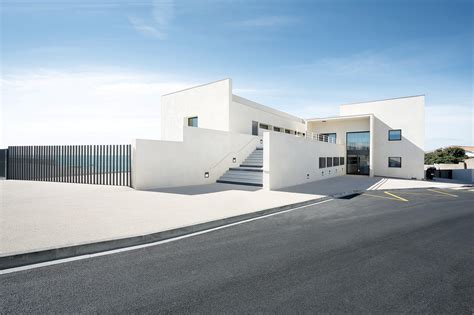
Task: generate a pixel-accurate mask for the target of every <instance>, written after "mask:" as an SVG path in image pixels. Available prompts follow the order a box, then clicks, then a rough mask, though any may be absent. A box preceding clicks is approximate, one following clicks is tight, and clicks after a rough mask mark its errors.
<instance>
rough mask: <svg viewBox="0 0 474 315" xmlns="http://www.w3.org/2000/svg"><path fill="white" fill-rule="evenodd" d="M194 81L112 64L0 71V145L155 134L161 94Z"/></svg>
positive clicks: (117, 140)
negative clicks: (107, 66)
mask: <svg viewBox="0 0 474 315" xmlns="http://www.w3.org/2000/svg"><path fill="white" fill-rule="evenodd" d="M196 83H197V82H192V81H180V80H173V79H171V78H168V77H166V76H163V75H155V74H150V73H145V72H133V71H129V72H127V71H114V70H110V69H103V70H95V71H54V70H42V71H34V72H28V73H15V74H10V75H4V76H3V78H2V81H1V89H2V94H3V95H2V112H0V114H1V115H2V116H3V117H2V116H0V118H1V119H2V121H1V122H2V123H1V125H2V128H3V130H2V134H1V137H0V147H2V146H7V145H29V144H33V145H34V144H36V145H39V144H88V143H90V144H101V143H102V144H107V143H130V141H131V139H133V138H148V139H159V137H160V98H161V95H163V94H166V93H169V92H173V91H176V90H181V89H184V88H187V87H189V86H193V85H196Z"/></svg>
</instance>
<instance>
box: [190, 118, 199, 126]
mask: <svg viewBox="0 0 474 315" xmlns="http://www.w3.org/2000/svg"><path fill="white" fill-rule="evenodd" d="M188 126H189V127H197V126H198V118H197V117H190V118H188Z"/></svg>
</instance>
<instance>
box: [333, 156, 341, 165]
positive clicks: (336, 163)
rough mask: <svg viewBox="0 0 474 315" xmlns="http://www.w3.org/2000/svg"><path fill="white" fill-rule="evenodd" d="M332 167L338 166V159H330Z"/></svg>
mask: <svg viewBox="0 0 474 315" xmlns="http://www.w3.org/2000/svg"><path fill="white" fill-rule="evenodd" d="M332 165H333V166H339V158H338V157H333V158H332Z"/></svg>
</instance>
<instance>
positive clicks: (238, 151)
mask: <svg viewBox="0 0 474 315" xmlns="http://www.w3.org/2000/svg"><path fill="white" fill-rule="evenodd" d="M252 142H257V143H256V144H255V146H257V145H258V144H260V139H259V138H255V139H252V140H250V141H249V142H247V143H246V144H244V145H243V146H242V147H241V148H240V149H238V150H237V151H232V152H229V153H227V154H226V155H225V156H224V157H223V158H222V159H220V160H219V162H217V163H216V164H214V165H213V166H211V167H210V168H209V171H211V170H213V169H214V168H216V167H217V166H219V165H220V164H221V163H222V162H223V161H225V160H226V159H227V158H228V157H229V156H231V155H236V154H239V153H240V152H242V151H243V150H244V149H245V148H247V147H248V145H249V144H251V143H252Z"/></svg>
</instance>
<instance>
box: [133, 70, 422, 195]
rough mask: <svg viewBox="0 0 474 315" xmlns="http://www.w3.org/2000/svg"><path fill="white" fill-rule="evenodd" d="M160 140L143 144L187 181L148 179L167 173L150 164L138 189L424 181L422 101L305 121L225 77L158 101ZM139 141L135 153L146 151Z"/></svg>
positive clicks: (376, 104)
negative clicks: (351, 179) (341, 179)
mask: <svg viewBox="0 0 474 315" xmlns="http://www.w3.org/2000/svg"><path fill="white" fill-rule="evenodd" d="M161 135H162V140H161V142H155V143H154V144H153V145H152V144H151V143H147V145H145V147H147V148H148V150H151V151H153V149H152V148H150V147H148V146H150V145H151V146H152V147H153V146H154V149H155V150H161V151H162V152H163V151H164V150H165V149H166V150H167V152H168V153H169V152H170V151H169V150H171V152H174V153H173V154H174V156H175V161H173V162H172V163H171V164H173V163H175V164H176V167H175V168H176V170H177V169H178V168H180V169H182V168H184V169H185V170H186V171H187V175H186V174H185V173H183V174H182V175H181V176H183V177H187V178H189V180H188V181H187V180H184V179H183V180H178V181H173V180H172V182H173V183H171V184H169V185H167V184H166V181H160V180H153V179H151V177H152V176H154V177H155V178H158V177H162V176H163V173H167V172H168V171H169V170H165V169H162V168H161V167H159V166H157V164H156V163H155V167H151V168H149V170H148V171H146V170H145V169H143V170H142V171H141V172H148V174H147V176H145V177H147V178H148V180H145V181H143V182H142V181H141V179H140V178H137V179H136V181H135V182H136V183H138V184H137V185H138V186H143V187H152V186H156V187H159V186H176V185H183V184H189V185H192V184H202V183H210V182H215V181H220V182H231V183H242V184H250V185H252V184H254V185H258V186H263V187H266V188H268V189H277V188H282V187H285V186H291V185H296V184H301V183H305V182H307V181H315V180H320V179H324V178H328V177H332V176H340V175H345V174H356V175H361V176H384V177H396V178H408V179H422V178H423V177H424V171H423V161H424V150H423V146H424V96H411V97H401V98H394V99H387V100H380V101H373V102H363V103H357V104H348V105H341V106H340V116H336V117H322V118H309V119H303V118H299V117H296V116H293V115H290V114H287V113H284V112H281V111H279V110H276V109H273V108H270V107H267V106H264V105H261V104H258V103H256V102H253V101H251V100H248V99H245V98H243V97H240V96H238V95H235V94H233V92H232V80H231V79H225V80H220V81H216V82H212V83H208V84H204V85H200V86H197V87H193V88H189V89H186V90H182V91H178V92H174V93H170V94H167V95H164V96H162V99H161ZM141 141H142V142H141ZM143 141H145V140H137V142H136V144H135V145H136V148H137V149H138V148H139V147H141V149H140V150H137V152H138V151H140V152H144V151H146V150H142V149H145V147H143V145H144V144H145V142H143ZM150 141H151V140H150ZM140 144H141V146H140ZM173 144H174V145H175V146H176V147H173V148H170V147H169V146H173ZM166 146H168V147H166ZM191 148H192V149H191ZM215 151H218V153H216V152H215ZM183 154H184V155H187V154H191V156H187V157H188V160H187V159H186V157H185V156H184V157H183ZM138 155H140V154H138ZM201 155H202V156H203V157H204V158H203V160H204V161H201V162H197V161H194V162H193V160H195V159H197V158H198V157H199V156H201ZM206 156H207V160H208V161H207V162H206V161H205V160H206ZM137 157H138V158H139V159H140V156H137ZM199 161H200V158H199ZM163 162H164V161H163ZM206 163H207V164H206ZM213 163H214V164H216V163H217V165H218V166H217V167H213V165H214V164H213ZM145 164H146V163H145ZM168 165H169V161H168ZM193 165H194V168H193ZM170 167H171V169H173V168H174V167H173V165H171V166H170ZM194 169H195V170H196V172H195V174H194ZM190 173H193V174H194V175H192V176H190ZM137 176H138V177H140V170H138V173H137ZM194 176H195V177H196V180H192V179H191V178H193V177H194ZM165 177H166V176H165ZM169 178H171V176H170V177H169ZM198 178H201V179H200V180H199V179H198ZM141 184H143V185H141ZM143 187H137V188H143Z"/></svg>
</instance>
